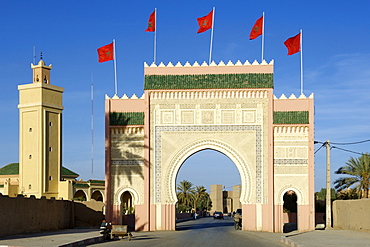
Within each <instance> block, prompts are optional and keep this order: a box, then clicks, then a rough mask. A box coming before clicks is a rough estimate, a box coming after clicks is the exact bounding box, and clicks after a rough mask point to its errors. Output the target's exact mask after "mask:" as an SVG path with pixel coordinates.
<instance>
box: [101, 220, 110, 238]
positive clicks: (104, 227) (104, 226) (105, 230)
mask: <svg viewBox="0 0 370 247" xmlns="http://www.w3.org/2000/svg"><path fill="white" fill-rule="evenodd" d="M111 225H112V224H111V223H108V222H106V220H103V221H102V223H101V225H100V234H103V239H104V240H110V239H111Z"/></svg>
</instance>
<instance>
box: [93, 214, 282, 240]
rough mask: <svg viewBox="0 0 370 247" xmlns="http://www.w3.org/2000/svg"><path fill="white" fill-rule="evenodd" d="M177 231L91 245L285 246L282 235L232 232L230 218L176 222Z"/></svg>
mask: <svg viewBox="0 0 370 247" xmlns="http://www.w3.org/2000/svg"><path fill="white" fill-rule="evenodd" d="M176 228H177V230H176V231H156V232H133V238H132V239H131V241H128V240H127V239H120V240H118V239H117V238H116V239H115V240H111V241H107V242H104V243H99V244H95V245H93V246H122V245H125V246H150V247H155V246H173V247H176V246H212V247H215V246H223V247H224V246H254V247H264V246H266V247H267V246H280V247H281V246H285V245H283V244H281V243H280V237H281V234H279V233H262V232H246V231H241V230H239V231H236V230H234V221H233V219H232V218H231V217H225V219H224V220H222V219H216V220H214V219H213V218H212V217H208V218H201V219H197V220H191V221H186V222H182V223H178V224H177V226H176Z"/></svg>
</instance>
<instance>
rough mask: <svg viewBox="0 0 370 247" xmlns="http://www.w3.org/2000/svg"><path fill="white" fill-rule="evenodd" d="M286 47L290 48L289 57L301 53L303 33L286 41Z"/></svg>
mask: <svg viewBox="0 0 370 247" xmlns="http://www.w3.org/2000/svg"><path fill="white" fill-rule="evenodd" d="M284 45H285V46H286V48H288V55H293V54H295V53H297V52H300V51H301V33H299V34H297V35H296V36H294V37H291V38H289V39H287V40H285V42H284Z"/></svg>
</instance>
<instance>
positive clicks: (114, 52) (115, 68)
mask: <svg viewBox="0 0 370 247" xmlns="http://www.w3.org/2000/svg"><path fill="white" fill-rule="evenodd" d="M113 60H114V62H113V66H114V92H115V95H117V94H118V85H117V62H116V40H115V39H113Z"/></svg>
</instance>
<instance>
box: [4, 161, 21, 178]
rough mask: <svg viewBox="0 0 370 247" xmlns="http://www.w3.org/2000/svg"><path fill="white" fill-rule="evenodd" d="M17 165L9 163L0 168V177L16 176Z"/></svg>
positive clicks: (17, 172) (17, 171)
mask: <svg viewBox="0 0 370 247" xmlns="http://www.w3.org/2000/svg"><path fill="white" fill-rule="evenodd" d="M18 174H19V163H11V164H9V165H6V166H4V167H2V168H0V175H18Z"/></svg>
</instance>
